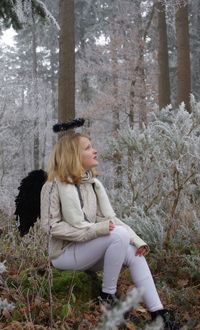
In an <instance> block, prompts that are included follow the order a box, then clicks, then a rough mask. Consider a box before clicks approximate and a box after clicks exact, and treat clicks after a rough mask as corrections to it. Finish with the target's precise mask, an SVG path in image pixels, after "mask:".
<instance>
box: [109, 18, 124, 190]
mask: <svg viewBox="0 0 200 330" xmlns="http://www.w3.org/2000/svg"><path fill="white" fill-rule="evenodd" d="M114 19H115V18H114V17H113V22H112V23H111V34H110V46H111V49H110V51H111V59H112V95H113V104H112V132H113V136H116V137H117V135H118V130H119V129H120V116H119V104H118V103H119V95H118V62H117V49H118V41H117V35H116V32H117V28H116V26H115V22H114ZM113 167H114V171H115V177H114V188H115V189H119V188H121V187H122V163H121V154H120V153H119V152H115V153H114V155H113Z"/></svg>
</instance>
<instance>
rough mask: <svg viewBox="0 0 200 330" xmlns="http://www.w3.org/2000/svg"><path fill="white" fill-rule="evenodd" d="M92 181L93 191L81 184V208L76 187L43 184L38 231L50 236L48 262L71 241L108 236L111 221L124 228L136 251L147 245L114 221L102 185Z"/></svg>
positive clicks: (115, 219)
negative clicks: (39, 227)
mask: <svg viewBox="0 0 200 330" xmlns="http://www.w3.org/2000/svg"><path fill="white" fill-rule="evenodd" d="M93 182H94V189H93V186H92V184H91V183H88V182H86V183H82V184H81V185H80V190H81V195H82V198H83V203H84V207H83V209H82V208H81V203H80V199H79V196H78V191H77V188H76V187H75V185H73V184H65V183H61V182H59V181H56V180H55V181H53V182H50V181H47V182H46V183H45V184H44V186H43V188H42V191H41V228H42V229H43V231H45V232H46V233H48V234H50V246H49V255H50V258H51V259H53V258H56V257H58V256H59V255H60V254H61V253H62V252H63V250H64V248H65V247H66V246H68V245H70V244H72V242H84V241H88V240H91V239H94V238H97V237H99V236H103V235H109V222H110V221H112V222H113V223H114V224H116V225H120V226H123V227H125V228H127V230H128V232H129V233H130V244H133V245H135V246H136V247H137V248H139V247H141V246H144V245H147V244H146V243H145V242H144V241H143V240H142V239H141V238H140V237H139V236H138V235H136V233H135V232H134V231H133V230H132V229H131V228H130V227H129V226H128V225H126V224H124V223H123V222H122V221H120V220H119V219H117V218H116V215H115V212H114V211H113V209H112V206H111V204H110V201H109V199H108V196H107V193H106V191H105V189H104V187H103V185H102V184H101V182H100V181H99V180H98V179H96V178H94V179H93ZM94 191H95V192H94ZM88 201H91V203H90V202H88ZM84 212H85V214H86V216H87V220H86V219H85V217H84Z"/></svg>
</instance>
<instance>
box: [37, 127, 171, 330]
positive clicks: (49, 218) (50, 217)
mask: <svg viewBox="0 0 200 330" xmlns="http://www.w3.org/2000/svg"><path fill="white" fill-rule="evenodd" d="M97 164H98V161H97V152H96V150H95V149H94V148H93V146H92V144H91V141H90V139H89V138H88V137H87V136H85V135H83V134H80V133H68V134H66V135H64V136H62V137H61V138H60V139H59V140H58V142H57V144H56V145H55V147H54V150H53V152H52V155H51V157H50V161H49V168H48V180H47V181H46V183H45V184H44V186H43V188H42V191H41V226H42V228H43V230H44V231H45V232H48V233H49V234H50V244H49V255H50V258H51V263H52V265H53V266H54V267H55V268H57V269H61V270H80V271H85V270H91V271H95V272H96V271H100V270H102V271H103V281H102V291H101V298H102V301H104V302H106V301H110V300H112V299H114V297H115V294H116V288H117V282H118V278H119V274H120V271H121V269H122V266H123V265H126V266H127V267H128V268H129V271H130V274H131V277H132V280H133V282H134V284H135V286H136V287H137V288H141V287H142V288H143V290H144V294H143V300H144V303H145V305H146V307H147V309H148V311H149V312H150V313H151V316H152V319H155V318H156V317H157V316H161V317H162V319H163V321H164V323H165V325H166V324H167V316H168V312H167V311H166V310H165V309H164V308H163V305H162V303H161V301H160V298H159V295H158V292H157V290H156V287H155V284H154V280H153V278H152V275H151V272H150V269H149V267H148V265H147V262H146V260H145V257H144V256H145V255H146V254H147V253H148V251H149V247H148V245H147V244H146V243H145V242H144V241H143V240H142V239H141V238H140V237H138V236H137V235H136V233H135V232H134V231H133V230H132V229H131V228H130V227H129V226H128V225H126V224H124V223H123V222H122V221H120V220H119V219H118V218H117V217H116V215H115V212H114V211H113V209H112V206H111V204H110V201H109V199H108V196H107V194H106V191H105V189H104V187H103V185H102V183H101V182H100V181H99V180H98V179H97V178H96V177H95V175H94V168H95V167H96V165H97ZM167 326H168V328H167V329H172V327H171V326H170V324H168V325H167ZM173 329H176V328H174V327H173Z"/></svg>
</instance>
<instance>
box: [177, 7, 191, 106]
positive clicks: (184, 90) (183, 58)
mask: <svg viewBox="0 0 200 330" xmlns="http://www.w3.org/2000/svg"><path fill="white" fill-rule="evenodd" d="M176 43H177V98H178V103H181V102H184V103H185V106H186V109H187V110H188V112H191V106H190V93H191V69H190V45H189V25H188V3H186V5H185V6H181V7H178V8H177V11H176Z"/></svg>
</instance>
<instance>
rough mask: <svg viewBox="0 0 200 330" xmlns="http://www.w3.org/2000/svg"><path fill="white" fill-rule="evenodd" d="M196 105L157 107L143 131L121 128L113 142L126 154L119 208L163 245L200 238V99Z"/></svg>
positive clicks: (115, 149)
mask: <svg viewBox="0 0 200 330" xmlns="http://www.w3.org/2000/svg"><path fill="white" fill-rule="evenodd" d="M192 104H193V111H192V114H189V113H188V112H187V111H186V110H185V109H184V104H182V105H181V106H180V107H179V108H178V109H172V108H171V107H168V108H166V109H163V110H162V111H161V112H159V113H156V112H152V113H150V114H149V123H148V125H147V127H145V128H144V129H143V130H142V131H141V130H137V129H135V128H134V129H126V130H123V131H119V137H118V138H117V139H114V140H113V142H112V144H111V145H110V151H111V156H112V155H113V152H115V153H116V152H117V153H120V154H121V158H122V173H123V175H124V179H123V181H122V188H121V190H120V191H118V192H117V193H116V194H115V195H117V196H118V197H117V199H118V203H117V205H119V211H118V212H119V214H120V215H121V216H122V217H123V218H124V220H125V221H126V222H127V223H128V224H129V225H130V226H132V227H133V228H134V229H136V231H138V232H139V233H140V234H142V235H143V237H145V239H146V240H147V241H148V242H149V243H150V244H151V245H152V246H154V247H156V248H157V249H163V248H164V247H165V246H166V245H168V244H169V243H170V242H171V240H173V241H174V244H181V242H182V241H183V238H184V244H185V245H186V244H189V243H190V241H191V239H192V240H193V242H195V240H196V241H197V240H198V237H199V220H198V219H199V216H200V209H199V179H200V177H199V151H200V150H199V147H200V134H199V132H200V104H199V103H196V102H195V101H194V99H193V98H192ZM127 164H128V165H127ZM191 230H192V232H193V235H189V232H191Z"/></svg>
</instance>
